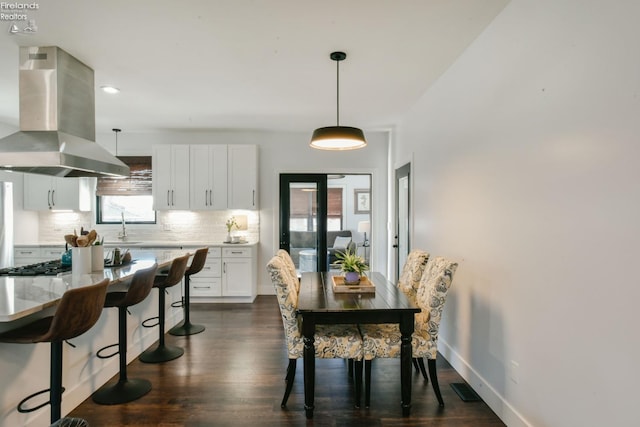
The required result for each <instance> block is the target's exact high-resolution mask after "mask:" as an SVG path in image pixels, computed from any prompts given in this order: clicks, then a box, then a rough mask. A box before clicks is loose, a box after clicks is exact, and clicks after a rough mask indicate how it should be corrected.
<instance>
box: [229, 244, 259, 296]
mask: <svg viewBox="0 0 640 427" xmlns="http://www.w3.org/2000/svg"><path fill="white" fill-rule="evenodd" d="M252 266H253V256H252V250H251V248H250V247H244V248H223V249H222V294H223V295H225V296H233V297H251V296H253V295H254V292H253V288H254V283H253V282H254V280H255V277H254V275H253V268H252Z"/></svg>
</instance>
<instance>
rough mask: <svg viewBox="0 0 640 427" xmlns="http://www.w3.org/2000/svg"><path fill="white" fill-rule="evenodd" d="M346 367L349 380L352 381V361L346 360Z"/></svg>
mask: <svg viewBox="0 0 640 427" xmlns="http://www.w3.org/2000/svg"><path fill="white" fill-rule="evenodd" d="M347 366H348V368H349V379H350V380H353V359H347Z"/></svg>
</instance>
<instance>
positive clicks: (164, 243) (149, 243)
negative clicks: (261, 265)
mask: <svg viewBox="0 0 640 427" xmlns="http://www.w3.org/2000/svg"><path fill="white" fill-rule="evenodd" d="M255 244H257V242H245V243H224V242H218V243H212V242H195V241H194V242H184V241H183V242H175V241H168V240H145V241H140V240H136V239H135V238H131V239H130V240H124V241H123V240H109V241H105V242H104V246H105V247H111V248H115V247H120V248H129V247H131V248H185V247H189V248H193V247H205V246H208V247H214V246H220V247H222V246H225V247H226V246H251V245H255ZM15 247H17V248H18V247H21V248H42V247H47V248H48V247H64V242H38V243H15Z"/></svg>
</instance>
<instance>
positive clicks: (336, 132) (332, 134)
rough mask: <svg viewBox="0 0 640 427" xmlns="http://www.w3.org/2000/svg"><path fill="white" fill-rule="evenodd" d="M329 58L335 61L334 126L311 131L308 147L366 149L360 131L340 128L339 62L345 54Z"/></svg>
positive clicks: (335, 53) (333, 54) (365, 142)
mask: <svg viewBox="0 0 640 427" xmlns="http://www.w3.org/2000/svg"><path fill="white" fill-rule="evenodd" d="M329 57H330V58H331V60H333V61H336V126H327V127H322V128H318V129H316V130H315V131H313V135H312V136H311V143H310V144H309V145H310V146H311V147H312V148H317V149H319V150H356V149H358V148H362V147H366V145H367V141H366V140H365V139H364V133H363V132H362V130H361V129H358V128H354V127H350V126H340V61H343V60H344V59H345V58H346V57H347V54H346V53H344V52H332V53H331V55H330V56H329Z"/></svg>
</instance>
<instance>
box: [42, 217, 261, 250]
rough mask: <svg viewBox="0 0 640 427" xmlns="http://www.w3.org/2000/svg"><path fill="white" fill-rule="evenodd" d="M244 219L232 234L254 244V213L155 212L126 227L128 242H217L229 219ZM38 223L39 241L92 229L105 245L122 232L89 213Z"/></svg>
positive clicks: (56, 239) (256, 221)
mask: <svg viewBox="0 0 640 427" xmlns="http://www.w3.org/2000/svg"><path fill="white" fill-rule="evenodd" d="M231 216H236V217H242V216H246V218H247V227H246V228H247V229H246V230H235V229H234V230H233V231H232V235H234V236H243V237H245V238H246V239H247V240H248V241H251V242H255V241H257V240H258V238H259V235H260V217H259V213H258V212H257V211H244V210H243V211H238V210H226V211H210V212H208V211H158V213H157V218H156V224H126V230H127V236H128V240H130V241H136V242H140V241H142V242H144V241H171V242H210V243H221V242H222V241H224V240H225V238H226V236H227V227H226V225H225V223H226V221H227V220H228V219H229V218H230V217H231ZM38 220H39V231H40V233H39V242H33V243H57V242H60V243H61V244H64V237H63V236H64V235H65V234H71V233H73V231H74V229H75V230H76V232H77V233H80V228H81V227H84V228H85V229H89V230H90V229H92V228H94V229H95V230H96V231H97V232H98V235H99V236H100V237H102V236H104V240H105V242H113V241H117V240H118V233H120V232H121V231H122V226H121V225H120V224H118V225H115V224H109V225H102V224H95V214H94V213H93V212H41V213H39V215H38Z"/></svg>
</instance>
